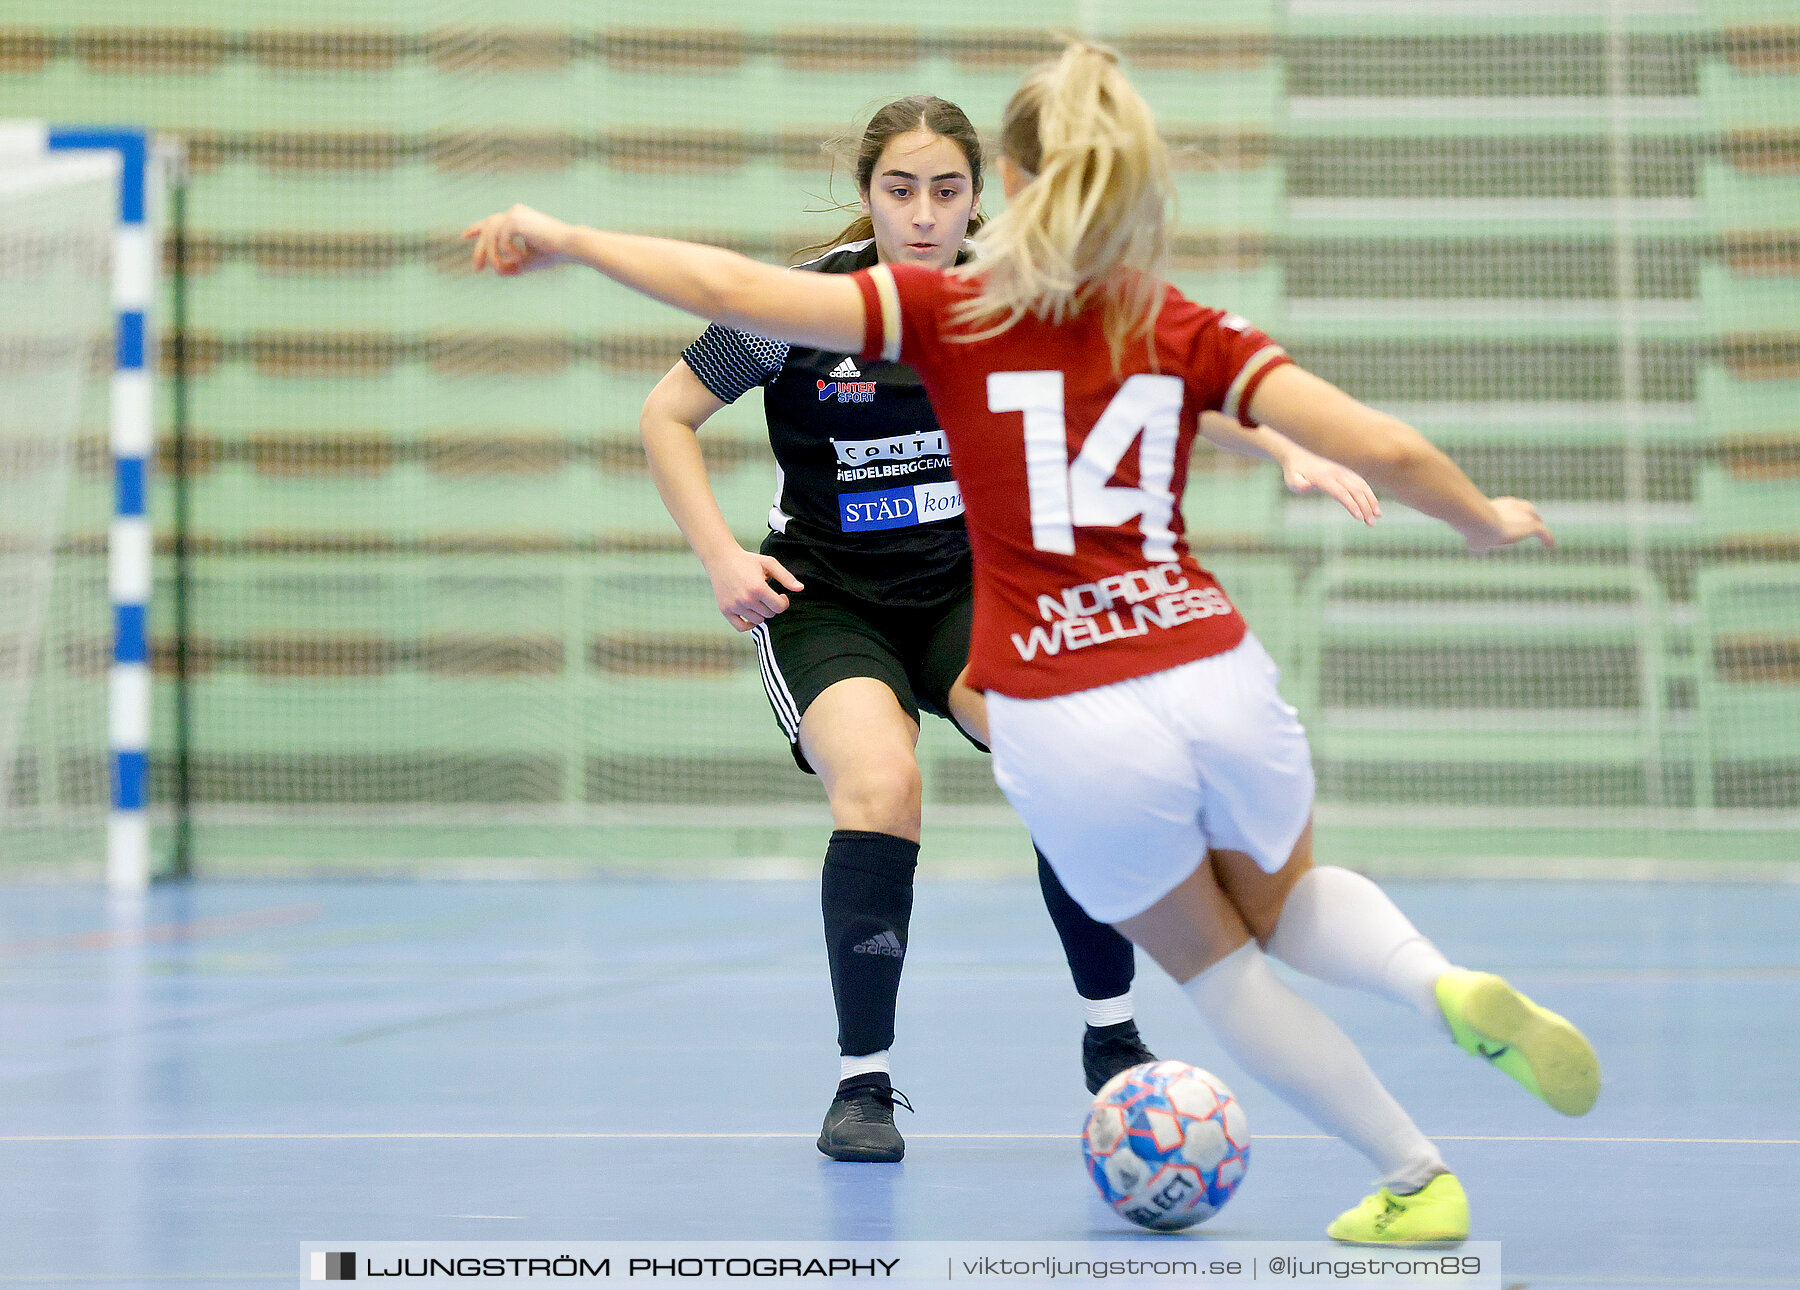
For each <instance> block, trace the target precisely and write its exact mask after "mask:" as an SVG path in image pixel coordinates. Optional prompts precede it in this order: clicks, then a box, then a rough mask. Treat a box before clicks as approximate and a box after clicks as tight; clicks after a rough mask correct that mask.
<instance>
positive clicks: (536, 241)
mask: <svg viewBox="0 0 1800 1290" xmlns="http://www.w3.org/2000/svg"><path fill="white" fill-rule="evenodd" d="M568 233H569V226H568V225H567V224H565V223H563V222H562V221H561V220H559V219H553V218H551V217H550V216H548V215H545V214H544V213H543V212H541V211H534V210H532V209H531V207H529V206H514V207H513V208H512V209H511V210H506V211H501V212H500V213H499V214H498V215H489V216H488V217H487V218H486V219H484V220H478V221H477V222H476V223H474V224H471V225H469V227H468V228H465V229H464V230H463V236H464V237H465V238H473V239H474V241H475V253H474V255H473V256H472V257H471V260H470V264H471V267H473V268H474V270H475V271H476V272H477V273H479V272H481V270H483V269H489V268H491V269H492V270H493V271H494V272H495V273H498V274H499V275H501V276H502V277H508V278H510V277H512V276H513V275H515V274H519V273H529V272H531V271H532V270H533V269H547V268H549V267H550V266H551V265H555V264H567V263H568V262H569V257H568V256H566V255H564V254H563V252H562V247H563V243H564V240H565V239H566V238H567V237H568Z"/></svg>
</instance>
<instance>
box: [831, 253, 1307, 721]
mask: <svg viewBox="0 0 1800 1290" xmlns="http://www.w3.org/2000/svg"><path fill="white" fill-rule="evenodd" d="M851 276H852V278H853V280H854V281H855V282H856V284H857V286H858V287H859V288H860V289H861V291H862V294H863V311H864V312H863V316H864V319H865V322H864V332H863V355H862V356H863V357H865V358H868V359H878V358H880V359H886V360H888V361H890V362H902V363H906V364H909V365H910V366H911V367H913V368H914V369H916V370H917V371H918V373H919V375H920V377H921V378H922V379H923V380H924V382H925V388H926V391H927V393H929V394H930V396H931V405H932V407H933V409H934V410H935V411H936V413H937V418H938V424H939V426H940V427H941V428H942V429H943V431H944V434H945V437H946V440H947V442H948V445H949V448H950V460H951V466H952V468H953V469H954V471H955V473H956V478H957V482H958V483H959V484H960V485H961V488H962V496H963V505H964V507H965V508H966V518H967V522H968V529H969V541H970V544H971V546H972V547H973V548H974V553H975V629H974V639H973V642H972V646H971V649H970V660H969V662H970V678H969V679H970V683H971V684H972V685H974V686H975V688H977V689H980V690H995V691H998V692H999V693H1001V694H1006V695H1011V696H1012V697H1014V698H1020V699H1042V698H1049V697H1051V696H1053V695H1058V694H1068V693H1071V692H1073V691H1076V690H1086V689H1091V688H1093V687H1094V686H1098V685H1111V684H1112V683H1113V682H1115V681H1123V680H1126V679H1128V678H1130V677H1134V676H1144V675H1147V674H1149V673H1151V672H1160V671H1163V670H1165V669H1167V668H1171V667H1178V666H1180V665H1181V664H1183V663H1187V662H1191V661H1192V660H1194V659H1197V658H1204V657H1206V656H1207V655H1209V654H1219V653H1223V652H1224V651H1225V650H1228V649H1231V648H1232V647H1233V646H1235V645H1236V644H1237V643H1238V642H1239V641H1241V640H1242V639H1243V637H1244V621H1243V619H1242V618H1240V617H1239V616H1238V612H1237V610H1236V609H1235V608H1234V607H1233V606H1232V604H1231V602H1230V601H1229V600H1227V599H1226V597H1225V593H1224V592H1223V591H1221V590H1220V588H1219V585H1218V583H1217V582H1216V581H1215V580H1214V579H1213V577H1212V575H1211V574H1209V573H1207V572H1206V570H1204V569H1202V568H1201V567H1200V565H1199V564H1198V563H1196V561H1195V560H1194V557H1193V556H1192V554H1190V553H1189V551H1188V547H1187V538H1186V535H1185V533H1184V530H1183V526H1182V519H1181V493H1182V488H1183V485H1184V484H1185V482H1186V479H1187V469H1188V455H1189V453H1190V451H1191V450H1192V448H1193V445H1194V436H1195V433H1196V428H1197V426H1198V424H1199V419H1200V413H1201V412H1203V411H1215V412H1223V413H1225V414H1226V415H1227V416H1233V417H1237V418H1238V419H1239V420H1241V421H1242V422H1243V423H1244V424H1245V425H1254V424H1255V423H1254V422H1252V421H1250V420H1249V419H1248V416H1247V409H1248V408H1249V405H1250V399H1251V396H1252V395H1253V394H1254V393H1255V392H1256V387H1257V385H1258V384H1259V383H1260V382H1261V381H1262V379H1263V377H1265V376H1267V375H1268V374H1269V373H1270V372H1271V371H1273V370H1274V369H1275V368H1277V367H1279V366H1280V365H1281V364H1283V363H1286V362H1288V361H1290V360H1289V359H1288V357H1287V354H1286V353H1285V352H1284V351H1283V350H1282V349H1281V347H1280V346H1278V345H1276V344H1275V343H1274V342H1273V341H1272V340H1270V339H1269V338H1268V337H1267V336H1265V335H1264V334H1263V333H1262V332H1260V331H1257V330H1256V329H1255V328H1254V327H1252V326H1251V325H1250V324H1249V323H1248V322H1246V321H1245V320H1244V319H1242V318H1239V317H1237V316H1235V315H1232V314H1228V313H1225V312H1224V311H1222V310H1218V309H1206V308H1203V307H1202V306H1200V305H1197V304H1195V303H1193V302H1192V301H1191V300H1188V299H1187V298H1186V297H1184V296H1183V295H1182V294H1181V293H1180V292H1178V291H1176V290H1175V288H1173V287H1169V288H1167V294H1166V295H1165V297H1164V300H1163V306H1162V312H1161V313H1160V314H1159V315H1158V318H1157V323H1156V332H1155V338H1154V339H1155V352H1156V367H1155V370H1152V368H1151V365H1150V362H1149V355H1148V352H1147V350H1146V347H1145V346H1144V344H1143V343H1142V342H1141V341H1139V342H1134V343H1133V344H1132V345H1130V346H1128V347H1127V349H1126V354H1125V363H1124V367H1123V371H1122V373H1121V374H1118V375H1115V374H1114V372H1113V368H1112V357H1111V353H1110V351H1109V350H1108V348H1107V344H1106V337H1105V335H1104V334H1103V333H1102V331H1101V318H1100V310H1099V308H1097V307H1093V308H1089V309H1087V310H1086V311H1084V312H1083V313H1082V314H1081V315H1080V316H1078V317H1076V318H1074V319H1072V320H1070V321H1068V322H1064V323H1061V324H1051V323H1047V322H1044V321H1043V320H1041V319H1038V318H1033V317H1029V316H1027V317H1025V318H1022V319H1021V320H1020V321H1019V322H1017V323H1015V324H1014V325H1013V326H1012V327H1010V328H1008V329H1007V330H1006V331H1004V332H1002V333H1000V334H999V335H998V336H995V337H993V338H992V339H989V340H982V341H974V342H969V341H960V340H956V339H955V338H954V335H953V326H952V323H951V321H950V310H951V309H952V307H953V306H954V305H955V304H956V303H957V302H958V301H961V300H965V299H967V298H969V297H970V296H972V295H973V294H975V292H976V290H977V289H978V282H977V281H972V280H971V279H969V278H965V277H957V276H952V275H950V274H947V273H944V272H942V271H940V270H937V269H930V268H925V267H923V266H920V265H885V264H883V265H876V266H875V267H874V268H871V269H864V270H862V271H860V272H858V273H855V274H852V275H851ZM929 500H930V499H928V498H927V499H922V500H920V501H915V502H914V504H915V505H922V504H925V503H927V502H929ZM906 503H907V499H905V498H896V499H892V500H891V502H890V504H892V505H896V506H904V505H905V504H906Z"/></svg>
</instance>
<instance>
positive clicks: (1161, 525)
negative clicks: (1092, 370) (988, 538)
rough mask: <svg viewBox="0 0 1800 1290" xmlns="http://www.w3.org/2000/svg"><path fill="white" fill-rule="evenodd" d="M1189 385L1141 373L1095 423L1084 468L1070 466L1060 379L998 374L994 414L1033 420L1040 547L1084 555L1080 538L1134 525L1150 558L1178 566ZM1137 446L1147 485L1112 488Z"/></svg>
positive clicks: (1029, 467)
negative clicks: (1178, 476)
mask: <svg viewBox="0 0 1800 1290" xmlns="http://www.w3.org/2000/svg"><path fill="white" fill-rule="evenodd" d="M1184 388H1185V386H1184V382H1183V381H1182V379H1181V378H1180V377H1178V376H1167V375H1159V374H1151V373H1145V372H1140V373H1138V374H1137V375H1135V376H1131V377H1127V378H1126V380H1125V384H1124V385H1123V386H1121V387H1120V389H1119V392H1118V393H1117V394H1115V395H1114V396H1113V399H1112V402H1110V403H1108V404H1107V405H1106V411H1104V412H1102V413H1101V414H1100V418H1099V420H1097V421H1095V422H1094V428H1093V429H1092V430H1090V431H1089V432H1088V435H1087V438H1086V439H1085V440H1083V441H1082V445H1081V451H1080V452H1078V453H1076V455H1075V460H1074V461H1070V460H1069V433H1068V421H1067V418H1066V417H1065V415H1064V411H1063V374H1062V373H1061V372H992V373H990V374H989V375H988V378H987V390H988V411H990V412H1022V413H1024V414H1025V483H1026V488H1027V491H1028V492H1029V493H1030V498H1031V544H1032V545H1033V546H1034V547H1036V548H1037V549H1038V550H1040V551H1051V552H1055V553H1057V554H1059V555H1074V554H1075V530H1076V529H1078V528H1083V529H1095V528H1100V529H1110V528H1118V527H1119V526H1121V525H1123V524H1127V523H1129V522H1130V521H1132V520H1134V519H1135V520H1137V521H1138V530H1139V531H1140V532H1141V533H1142V534H1143V535H1144V558H1145V559H1146V560H1150V561H1161V560H1173V559H1174V558H1175V534H1174V531H1173V529H1172V528H1171V527H1170V525H1171V522H1172V521H1173V519H1174V516H1175V496H1174V493H1173V492H1172V491H1171V488H1170V485H1171V484H1172V483H1173V480H1174V475H1175V443H1176V436H1177V434H1178V432H1179V430H1180V427H1181V400H1182V395H1183V392H1184ZM1133 443H1136V444H1137V445H1138V471H1137V476H1138V482H1137V486H1136V487H1123V486H1120V485H1117V484H1113V483H1110V482H1109V481H1110V480H1111V479H1112V478H1113V476H1114V475H1115V474H1117V473H1118V469H1119V463H1120V462H1121V461H1122V460H1124V457H1125V454H1126V452H1128V451H1129V450H1130V448H1131V445H1132V444H1133Z"/></svg>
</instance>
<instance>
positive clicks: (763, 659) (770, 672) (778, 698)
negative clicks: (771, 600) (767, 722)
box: [750, 623, 800, 743]
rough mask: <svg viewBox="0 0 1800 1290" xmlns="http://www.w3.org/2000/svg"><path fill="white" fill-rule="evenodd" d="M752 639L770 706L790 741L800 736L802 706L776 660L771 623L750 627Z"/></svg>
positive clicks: (793, 741) (796, 739)
mask: <svg viewBox="0 0 1800 1290" xmlns="http://www.w3.org/2000/svg"><path fill="white" fill-rule="evenodd" d="M750 639H751V640H752V641H754V642H756V662H757V666H758V667H760V668H761V669H762V679H763V690H764V692H765V693H767V694H768V696H769V706H770V707H771V708H773V709H775V720H777V721H778V722H780V723H781V730H782V733H783V734H785V735H786V736H787V737H788V742H789V743H795V742H797V741H798V740H799V738H800V707H799V705H798V704H796V703H795V702H794V693H793V691H792V690H790V689H788V684H787V680H786V678H785V677H783V676H782V675H781V668H780V666H779V665H778V664H777V663H776V662H775V647H774V645H772V644H771V643H770V641H769V625H768V624H767V623H758V624H757V625H756V626H754V627H752V628H751V629H750Z"/></svg>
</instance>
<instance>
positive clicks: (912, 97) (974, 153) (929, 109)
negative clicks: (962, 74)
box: [793, 94, 984, 260]
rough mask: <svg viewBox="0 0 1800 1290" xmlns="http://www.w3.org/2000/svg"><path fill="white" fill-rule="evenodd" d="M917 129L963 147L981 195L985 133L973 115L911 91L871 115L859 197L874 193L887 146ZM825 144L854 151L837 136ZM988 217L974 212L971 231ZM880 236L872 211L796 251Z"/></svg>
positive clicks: (859, 168)
mask: <svg viewBox="0 0 1800 1290" xmlns="http://www.w3.org/2000/svg"><path fill="white" fill-rule="evenodd" d="M914 130H927V131H930V132H931V133H932V134H935V135H941V136H942V137H943V138H946V139H948V140H950V142H952V143H954V144H955V145H956V146H957V147H959V148H961V149H962V154H963V156H964V158H966V159H967V161H968V163H969V183H970V185H971V186H972V188H973V190H974V195H975V196H976V197H979V196H981V136H980V135H978V134H976V133H975V127H974V126H972V125H970V124H969V118H968V117H967V116H965V115H963V110H962V109H961V108H959V107H957V106H956V104H954V103H951V102H949V101H948V100H946V99H940V98H937V97H936V96H934V95H931V94H909V95H907V96H906V97H905V98H903V99H895V100H894V101H893V102H892V103H889V104H888V105H887V106H886V107H884V108H882V109H881V110H880V111H879V112H877V113H876V114H875V115H874V116H872V117H870V118H869V126H868V129H866V130H864V131H863V135H862V142H861V143H860V144H858V145H857V146H856V192H857V195H858V196H859V197H867V196H868V195H869V186H870V184H872V183H873V182H874V180H875V163H877V162H878V161H880V160H881V154H882V153H883V152H885V151H886V150H887V146H888V144H890V143H892V142H893V141H894V140H895V139H897V138H899V137H900V136H901V135H903V134H909V133H911V132H912V131H914ZM825 147H826V150H827V151H829V152H834V153H835V152H837V151H838V150H839V148H842V150H843V151H844V152H845V153H848V151H849V147H848V140H843V141H834V142H833V143H828V144H826V145H825ZM846 159H847V158H846ZM839 209H843V210H848V209H850V207H849V206H848V205H847V204H846V205H844V206H842V207H840V208H839ZM983 222H984V221H983V219H982V217H981V216H980V215H979V214H977V215H975V216H973V217H972V218H971V219H970V220H969V232H970V233H973V232H975V230H976V229H978V228H980V227H981V225H982V223H983ZM874 235H875V223H874V221H873V220H871V219H870V218H869V217H868V216H867V215H858V216H857V217H856V218H855V219H853V220H851V221H850V223H849V224H848V225H846V226H845V227H844V230H843V231H842V232H840V233H839V234H838V235H837V236H836V237H834V238H829V239H827V240H826V241H823V242H818V243H815V244H814V245H812V246H803V247H801V248H800V249H799V250H798V251H796V252H794V257H793V258H794V259H795V260H799V259H801V258H802V257H803V256H807V255H809V254H813V253H818V252H823V251H829V250H831V248H832V247H834V246H843V245H844V244H845V243H846V242H860V241H862V240H863V239H864V238H868V237H873V236H874Z"/></svg>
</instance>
